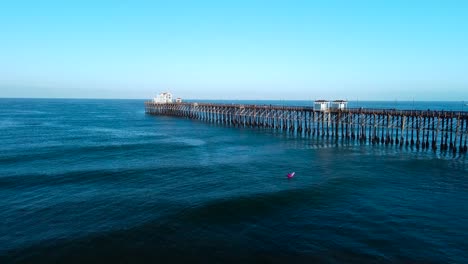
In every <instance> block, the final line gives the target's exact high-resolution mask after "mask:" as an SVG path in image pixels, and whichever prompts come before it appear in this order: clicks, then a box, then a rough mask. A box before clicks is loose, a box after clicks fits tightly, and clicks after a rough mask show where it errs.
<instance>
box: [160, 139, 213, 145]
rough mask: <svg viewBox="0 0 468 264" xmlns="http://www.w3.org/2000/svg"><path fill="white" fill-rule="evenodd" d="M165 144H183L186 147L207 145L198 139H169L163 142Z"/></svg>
mask: <svg viewBox="0 0 468 264" xmlns="http://www.w3.org/2000/svg"><path fill="white" fill-rule="evenodd" d="M161 142H163V143H182V144H184V145H188V146H193V147H198V146H203V145H205V144H206V141H204V140H201V139H198V138H187V137H168V138H165V139H163V140H161Z"/></svg>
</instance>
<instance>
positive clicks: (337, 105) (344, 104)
mask: <svg viewBox="0 0 468 264" xmlns="http://www.w3.org/2000/svg"><path fill="white" fill-rule="evenodd" d="M346 108H348V101H346V100H335V101H333V102H332V103H331V109H339V110H345V109H346Z"/></svg>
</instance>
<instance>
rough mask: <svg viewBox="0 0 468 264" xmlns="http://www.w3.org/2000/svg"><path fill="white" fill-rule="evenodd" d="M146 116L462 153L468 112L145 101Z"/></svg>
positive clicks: (465, 143)
mask: <svg viewBox="0 0 468 264" xmlns="http://www.w3.org/2000/svg"><path fill="white" fill-rule="evenodd" d="M145 111H146V113H147V114H151V115H167V116H178V117H185V118H191V119H198V120H202V121H205V122H212V123H222V124H226V125H230V126H238V127H239V126H245V127H263V128H271V129H275V130H281V131H285V132H287V133H294V134H296V135H298V136H311V137H326V138H332V139H339V138H341V139H346V140H358V141H361V142H368V143H370V144H386V145H399V146H404V145H406V146H411V147H415V148H417V149H419V148H422V149H432V150H434V151H435V150H437V149H439V150H441V151H450V152H453V153H457V152H459V153H466V152H467V150H468V147H467V139H468V112H467V111H464V112H462V111H432V110H397V109H363V108H347V109H344V110H340V109H329V110H327V111H320V110H316V109H314V108H313V107H306V106H304V107H302V106H278V105H249V104H212V103H163V104H162V103H154V102H145Z"/></svg>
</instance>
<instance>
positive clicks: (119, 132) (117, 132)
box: [83, 127, 164, 138]
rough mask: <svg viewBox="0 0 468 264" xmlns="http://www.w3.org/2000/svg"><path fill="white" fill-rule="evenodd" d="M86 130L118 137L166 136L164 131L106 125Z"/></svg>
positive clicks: (86, 128) (86, 129)
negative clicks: (109, 126) (108, 126)
mask: <svg viewBox="0 0 468 264" xmlns="http://www.w3.org/2000/svg"><path fill="white" fill-rule="evenodd" d="M83 130H85V131H89V132H93V133H98V134H102V133H104V134H107V135H110V136H112V137H116V138H137V137H147V136H154V137H158V136H164V134H162V133H158V132H152V131H151V132H150V131H135V130H128V129H117V128H106V127H85V128H83Z"/></svg>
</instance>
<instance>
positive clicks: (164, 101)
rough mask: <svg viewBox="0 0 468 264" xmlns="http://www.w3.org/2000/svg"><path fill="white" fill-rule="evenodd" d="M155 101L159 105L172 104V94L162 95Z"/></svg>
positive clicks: (165, 93)
mask: <svg viewBox="0 0 468 264" xmlns="http://www.w3.org/2000/svg"><path fill="white" fill-rule="evenodd" d="M153 101H154V102H155V103H158V104H169V103H172V94H171V93H169V92H164V93H160V94H159V95H158V96H156V97H155V98H154V99H153Z"/></svg>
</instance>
